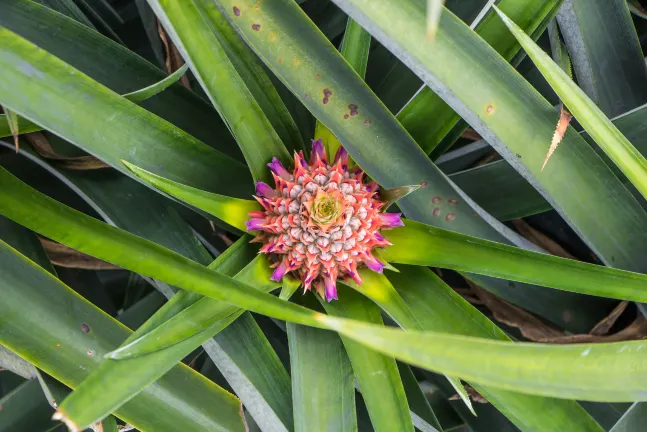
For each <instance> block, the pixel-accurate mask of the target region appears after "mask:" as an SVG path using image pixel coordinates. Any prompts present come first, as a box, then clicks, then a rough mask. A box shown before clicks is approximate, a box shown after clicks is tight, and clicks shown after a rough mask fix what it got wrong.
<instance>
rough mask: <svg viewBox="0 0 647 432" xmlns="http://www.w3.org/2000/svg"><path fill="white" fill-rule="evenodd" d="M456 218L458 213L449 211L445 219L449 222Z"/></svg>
mask: <svg viewBox="0 0 647 432" xmlns="http://www.w3.org/2000/svg"><path fill="white" fill-rule="evenodd" d="M454 219H456V213H447V216H445V220H446V221H448V222H451V221H453V220H454Z"/></svg>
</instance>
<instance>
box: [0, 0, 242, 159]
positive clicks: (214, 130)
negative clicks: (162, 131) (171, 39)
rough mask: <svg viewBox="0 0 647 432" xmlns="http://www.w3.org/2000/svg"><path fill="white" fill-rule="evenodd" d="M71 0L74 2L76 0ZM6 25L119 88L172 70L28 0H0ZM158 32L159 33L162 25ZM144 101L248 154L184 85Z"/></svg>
mask: <svg viewBox="0 0 647 432" xmlns="http://www.w3.org/2000/svg"><path fill="white" fill-rule="evenodd" d="M69 2H70V3H72V4H74V3H73V1H72V0H69ZM0 25H2V26H3V27H6V28H7V29H9V30H11V31H13V32H15V33H16V34H19V35H21V36H22V37H24V38H25V39H27V40H29V41H31V42H33V43H34V44H35V45H38V46H39V47H41V48H43V49H44V50H46V51H47V52H49V53H50V54H52V55H54V56H56V57H58V58H60V59H61V60H63V61H64V62H66V63H68V64H69V65H71V66H73V67H74V68H77V69H79V70H80V71H82V72H83V73H85V74H87V75H88V76H89V77H91V78H92V79H94V80H96V81H98V82H100V83H101V84H103V85H105V86H106V87H108V88H110V89H112V90H114V91H115V92H117V93H119V94H124V93H128V92H132V91H135V90H138V89H141V88H144V87H147V86H149V85H151V84H153V83H156V82H158V81H160V80H162V79H164V78H165V77H166V76H167V75H166V74H165V73H164V72H162V71H161V70H160V69H159V68H158V67H157V66H155V65H153V64H151V63H149V62H147V61H146V60H144V59H143V58H141V57H140V56H138V55H137V54H135V53H134V52H132V51H130V50H129V49H127V48H125V47H124V46H122V45H119V44H118V43H116V42H114V41H112V40H111V39H108V38H106V37H105V36H102V35H101V34H100V33H97V32H96V31H94V30H92V29H90V28H88V27H86V26H85V25H81V24H79V23H77V22H75V21H74V20H71V19H69V18H67V17H66V16H63V15H61V14H58V13H55V12H54V11H52V10H50V9H48V8H45V7H42V6H40V5H38V4H36V3H34V2H31V1H28V0H7V1H3V2H0ZM155 36H156V37H157V38H158V39H159V33H158V32H157V29H155ZM141 106H142V107H144V108H145V109H147V110H149V111H151V112H153V113H154V114H157V115H159V116H160V117H162V118H164V119H165V120H168V121H169V122H171V123H173V124H174V125H176V126H178V127H179V128H180V129H182V130H184V131H186V132H188V133H189V134H191V135H193V136H195V137H196V138H198V139H199V140H201V141H202V142H204V143H207V144H208V145H209V146H211V147H213V148H215V149H217V150H219V151H221V152H223V153H225V154H227V155H228V156H231V157H233V158H235V159H236V160H243V159H242V154H241V153H240V150H239V149H238V146H237V145H236V142H235V141H234V139H233V137H232V136H231V134H230V133H229V130H228V129H227V128H226V126H225V125H224V124H223V122H222V121H221V120H220V118H219V116H218V114H217V112H216V111H215V110H214V109H213V107H212V106H211V104H209V102H208V101H205V100H204V99H202V98H201V97H199V96H197V95H196V94H195V93H193V92H191V91H190V90H188V89H187V88H185V87H184V86H183V85H180V84H175V85H172V86H171V87H169V88H168V89H166V91H164V92H162V93H159V94H158V95H157V96H155V97H153V98H151V99H149V100H147V101H144V102H142V103H141Z"/></svg>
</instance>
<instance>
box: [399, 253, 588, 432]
mask: <svg viewBox="0 0 647 432" xmlns="http://www.w3.org/2000/svg"><path fill="white" fill-rule="evenodd" d="M398 267H399V268H400V273H387V276H388V279H389V280H390V281H391V282H392V283H393V285H394V286H395V288H396V289H397V292H398V294H399V295H400V296H401V297H402V299H403V301H404V303H405V305H406V306H407V307H408V308H409V311H410V312H411V313H412V314H413V315H414V317H415V319H416V320H417V321H418V322H419V323H420V325H421V326H422V328H423V329H424V330H426V331H437V332H442V333H451V334H457V335H465V336H475V337H482V338H489V339H494V340H500V341H509V340H510V338H509V337H508V336H507V335H506V334H505V333H504V332H503V331H502V330H501V329H499V328H498V327H497V326H496V325H495V324H494V323H493V322H492V321H490V320H489V319H488V318H487V317H486V316H485V315H483V314H482V313H481V312H479V311H478V310H477V309H476V308H475V307H474V306H472V305H471V304H469V303H468V302H467V301H466V300H465V299H463V298H462V297H461V296H460V295H458V294H457V293H456V292H455V291H454V290H453V289H451V288H450V287H449V286H447V284H445V283H444V282H443V281H442V280H441V279H440V278H439V277H438V276H436V274H435V273H434V272H432V271H431V270H429V269H428V268H425V267H414V266H408V265H399V266H398ZM474 358H477V359H478V355H476V356H475V357H474ZM476 363H477V364H478V361H476ZM471 384H474V383H471ZM475 385H476V384H475ZM476 386H477V387H478V390H479V391H480V392H481V393H482V394H487V399H488V401H489V402H491V403H492V404H494V405H495V406H496V408H497V409H498V410H499V411H501V412H502V413H503V414H505V415H506V416H507V417H508V418H509V419H510V420H511V421H512V422H513V423H514V424H516V425H517V427H519V428H520V429H521V430H535V429H536V430H599V426H598V425H597V424H596V423H595V421H594V420H593V419H592V418H591V416H590V415H589V414H588V413H586V411H584V410H583V409H582V407H581V406H579V405H578V403H577V402H575V401H569V400H565V399H552V398H546V397H539V396H531V395H525V394H521V393H512V392H509V391H505V390H501V389H497V388H494V387H489V386H488V387H482V386H478V385H476ZM479 405H480V404H476V410H477V412H478V411H479V408H480V406H479ZM546 412H551V413H553V415H551V416H546V415H545V413H546ZM482 414H483V413H482V411H481V414H479V416H478V418H477V419H474V418H473V416H472V415H471V414H470V413H469V412H467V410H465V413H464V414H463V416H464V418H466V419H468V423H470V425H472V420H476V421H479V420H481V421H483V419H482V418H481V417H482ZM486 424H487V422H486ZM486 430H489V429H486Z"/></svg>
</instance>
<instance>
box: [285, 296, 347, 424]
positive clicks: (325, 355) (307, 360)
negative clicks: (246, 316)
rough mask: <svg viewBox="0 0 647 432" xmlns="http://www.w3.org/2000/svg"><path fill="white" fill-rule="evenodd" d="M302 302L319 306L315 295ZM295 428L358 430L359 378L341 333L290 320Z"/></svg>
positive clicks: (288, 331)
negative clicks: (356, 400) (356, 380)
mask: <svg viewBox="0 0 647 432" xmlns="http://www.w3.org/2000/svg"><path fill="white" fill-rule="evenodd" d="M299 303H302V304H305V305H308V306H310V307H312V306H315V308H316V306H317V302H316V300H314V298H313V297H312V296H308V297H303V298H299ZM287 333H288V341H289V343H290V368H291V375H292V398H293V401H294V402H293V405H294V426H295V428H294V430H295V431H296V432H310V431H323V430H331V431H333V430H334V431H340V432H346V431H356V430H357V418H356V416H355V385H354V384H355V379H354V376H353V370H352V369H351V364H350V361H349V360H348V355H346V351H345V350H344V346H343V344H342V341H341V339H340V338H339V335H338V334H336V333H334V332H330V331H326V330H320V329H315V328H312V327H307V326H302V325H298V324H292V323H287Z"/></svg>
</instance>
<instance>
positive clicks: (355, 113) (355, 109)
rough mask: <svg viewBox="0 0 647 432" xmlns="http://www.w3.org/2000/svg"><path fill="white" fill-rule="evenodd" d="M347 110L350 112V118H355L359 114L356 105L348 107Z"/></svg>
mask: <svg viewBox="0 0 647 432" xmlns="http://www.w3.org/2000/svg"><path fill="white" fill-rule="evenodd" d="M348 109H349V110H350V115H351V116H356V115H357V114H359V112H358V111H357V105H355V104H350V105H348Z"/></svg>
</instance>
